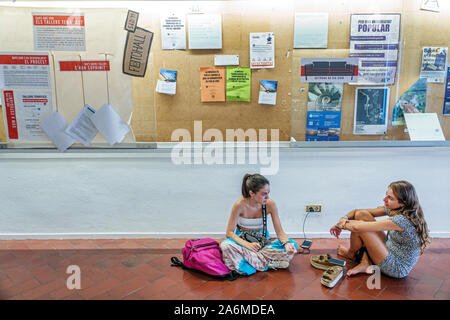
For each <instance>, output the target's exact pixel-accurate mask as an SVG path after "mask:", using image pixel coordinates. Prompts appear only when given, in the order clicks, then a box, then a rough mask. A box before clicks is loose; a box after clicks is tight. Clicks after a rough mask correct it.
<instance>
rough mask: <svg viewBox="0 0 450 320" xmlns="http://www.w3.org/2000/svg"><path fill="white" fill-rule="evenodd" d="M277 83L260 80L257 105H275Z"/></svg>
mask: <svg viewBox="0 0 450 320" xmlns="http://www.w3.org/2000/svg"><path fill="white" fill-rule="evenodd" d="M277 86H278V81H270V80H261V83H260V85H259V100H258V103H259V104H270V105H273V106H274V105H276V104H277Z"/></svg>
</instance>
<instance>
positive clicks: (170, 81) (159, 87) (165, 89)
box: [156, 69, 177, 96]
mask: <svg viewBox="0 0 450 320" xmlns="http://www.w3.org/2000/svg"><path fill="white" fill-rule="evenodd" d="M156 92H159V93H165V94H168V95H172V96H173V95H174V94H176V93H177V72H176V71H175V70H166V69H159V79H158V83H157V84H156Z"/></svg>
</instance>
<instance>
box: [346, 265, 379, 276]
mask: <svg viewBox="0 0 450 320" xmlns="http://www.w3.org/2000/svg"><path fill="white" fill-rule="evenodd" d="M358 273H367V274H373V273H374V270H373V268H370V264H369V263H367V262H362V263H360V264H358V265H357V266H356V267H354V268H352V269H350V270H348V271H347V277H350V276H353V275H355V274H358Z"/></svg>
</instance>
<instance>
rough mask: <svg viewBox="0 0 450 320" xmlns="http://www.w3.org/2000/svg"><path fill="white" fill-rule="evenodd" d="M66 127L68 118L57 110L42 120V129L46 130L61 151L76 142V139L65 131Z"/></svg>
mask: <svg viewBox="0 0 450 320" xmlns="http://www.w3.org/2000/svg"><path fill="white" fill-rule="evenodd" d="M66 127H67V123H66V120H64V118H63V117H62V116H61V114H59V113H58V112H56V111H55V112H53V113H52V114H51V115H49V116H48V117H47V118H45V119H44V120H43V121H42V122H41V129H42V131H44V132H45V134H46V135H47V136H48V138H49V139H50V140H51V141H52V142H53V143H54V144H55V146H56V147H57V148H58V150H59V151H65V150H66V149H67V148H69V147H70V146H71V145H72V144H74V143H75V139H73V138H72V137H71V136H69V135H68V134H67V133H66V132H65V131H64V130H65V129H66Z"/></svg>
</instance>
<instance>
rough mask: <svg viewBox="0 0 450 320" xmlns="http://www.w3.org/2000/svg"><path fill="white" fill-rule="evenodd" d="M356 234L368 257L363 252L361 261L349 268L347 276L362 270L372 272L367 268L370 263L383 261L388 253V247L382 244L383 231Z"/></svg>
mask: <svg viewBox="0 0 450 320" xmlns="http://www.w3.org/2000/svg"><path fill="white" fill-rule="evenodd" d="M358 235H359V237H360V238H361V241H362V242H363V243H364V246H365V247H366V249H367V252H368V253H369V256H370V259H369V256H368V255H367V253H366V252H364V255H363V258H362V260H361V262H360V263H359V264H358V265H357V266H355V267H354V268H352V269H350V270H349V271H348V272H347V276H352V275H355V274H358V273H362V272H363V273H368V274H372V273H373V271H372V269H371V268H369V267H370V266H371V265H372V263H374V264H379V263H381V261H383V260H384V258H386V257H387V256H388V254H389V249H388V248H387V247H386V245H385V244H384V238H385V236H384V233H383V232H361V233H359V234H358ZM371 260H372V261H371Z"/></svg>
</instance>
